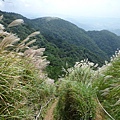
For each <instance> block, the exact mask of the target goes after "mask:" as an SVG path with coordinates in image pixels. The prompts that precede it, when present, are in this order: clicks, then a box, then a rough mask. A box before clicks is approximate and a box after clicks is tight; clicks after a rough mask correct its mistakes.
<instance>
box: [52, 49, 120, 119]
mask: <svg viewBox="0 0 120 120" xmlns="http://www.w3.org/2000/svg"><path fill="white" fill-rule="evenodd" d="M65 71H66V70H65ZM66 73H67V74H66V76H65V78H61V79H60V80H59V81H58V93H59V95H60V97H59V100H58V104H57V107H56V109H55V115H54V119H55V120H78V119H79V120H119V119H120V114H119V113H120V50H118V51H116V52H115V55H113V56H112V57H111V61H110V62H107V61H105V65H103V66H102V67H101V68H99V67H98V65H97V64H94V63H91V62H89V61H88V60H82V61H81V62H77V63H76V64H75V66H74V67H72V68H69V69H68V70H67V71H66Z"/></svg>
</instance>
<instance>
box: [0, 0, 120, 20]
mask: <svg viewBox="0 0 120 120" xmlns="http://www.w3.org/2000/svg"><path fill="white" fill-rule="evenodd" d="M4 1H5V2H3V1H2V0H0V10H3V11H8V12H16V13H20V14H22V15H24V16H26V17H28V18H37V17H43V16H57V17H62V16H63V17H64V16H67V17H71V18H77V17H114V18H120V0H4Z"/></svg>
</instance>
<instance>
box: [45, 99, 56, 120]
mask: <svg viewBox="0 0 120 120" xmlns="http://www.w3.org/2000/svg"><path fill="white" fill-rule="evenodd" d="M57 102H58V100H55V102H54V103H53V104H52V106H51V107H50V109H49V110H48V111H47V113H46V116H45V118H44V120H53V111H54V108H55V107H56V104H57Z"/></svg>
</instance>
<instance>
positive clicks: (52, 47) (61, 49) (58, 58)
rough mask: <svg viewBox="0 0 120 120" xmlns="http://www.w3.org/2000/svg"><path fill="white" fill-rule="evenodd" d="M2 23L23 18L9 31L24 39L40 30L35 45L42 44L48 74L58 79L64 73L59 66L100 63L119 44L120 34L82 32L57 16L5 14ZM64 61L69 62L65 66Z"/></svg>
mask: <svg viewBox="0 0 120 120" xmlns="http://www.w3.org/2000/svg"><path fill="white" fill-rule="evenodd" d="M1 14H3V15H4V19H3V21H2V23H3V24H4V25H5V26H7V25H8V24H9V23H10V22H11V21H12V20H14V19H17V18H22V19H24V21H25V24H24V25H22V26H17V27H13V28H11V29H8V28H7V30H8V31H11V32H14V33H17V34H18V35H19V37H20V38H21V39H24V38H25V37H27V35H29V34H30V33H31V32H34V31H36V30H39V31H40V32H41V35H39V36H37V37H36V39H37V41H36V43H35V45H38V46H39V47H45V48H46V51H45V55H47V56H48V60H49V61H50V65H49V66H48V68H47V71H48V75H49V76H50V77H51V78H54V79H57V78H58V76H59V75H62V74H63V71H62V67H64V68H67V67H71V66H73V65H74V64H75V62H78V61H80V60H82V59H87V58H88V59H89V61H92V62H94V63H98V64H99V65H102V64H103V63H104V61H105V60H109V57H110V56H111V55H112V54H113V53H114V52H115V50H116V49H117V48H119V47H120V37H118V36H117V35H115V34H113V33H111V32H109V31H88V32H87V31H85V30H84V29H81V28H79V27H77V26H76V25H74V24H73V23H71V22H68V21H65V20H63V19H60V18H56V17H43V18H37V19H32V20H30V19H27V18H25V17H23V16H21V15H19V14H15V13H6V12H2V11H0V15H1ZM66 64H68V65H67V66H66Z"/></svg>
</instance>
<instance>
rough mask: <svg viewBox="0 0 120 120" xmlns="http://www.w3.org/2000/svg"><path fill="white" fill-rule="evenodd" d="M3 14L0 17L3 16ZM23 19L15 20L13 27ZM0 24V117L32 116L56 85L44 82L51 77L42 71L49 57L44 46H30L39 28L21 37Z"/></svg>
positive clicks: (0, 119)
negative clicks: (36, 47) (46, 56)
mask: <svg viewBox="0 0 120 120" xmlns="http://www.w3.org/2000/svg"><path fill="white" fill-rule="evenodd" d="M2 17H3V16H1V17H0V19H2ZM19 22H22V20H21V19H19V20H16V21H14V22H12V23H11V24H9V25H8V27H12V26H14V25H17V24H19ZM4 29H5V28H4V26H3V25H2V24H0V120H21V119H24V120H33V119H35V117H36V116H38V117H39V116H42V115H43V114H44V111H42V113H41V114H40V115H39V110H40V108H41V107H42V106H44V104H46V102H47V101H48V100H50V99H51V98H54V92H55V87H54V86H52V85H50V84H47V81H50V79H49V78H48V77H47V76H46V74H45V73H44V69H45V67H46V65H47V64H48V61H47V60H46V58H45V57H44V56H43V52H44V48H39V49H34V48H33V47H31V48H30V47H29V46H30V45H31V44H33V43H34V42H35V40H34V39H33V40H31V41H29V39H31V38H32V37H34V36H35V35H38V34H39V32H38V31H37V32H33V33H32V34H30V35H29V36H27V37H26V39H24V40H22V41H20V39H19V38H18V37H17V36H16V35H14V34H12V33H9V32H7V31H5V30H4Z"/></svg>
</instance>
